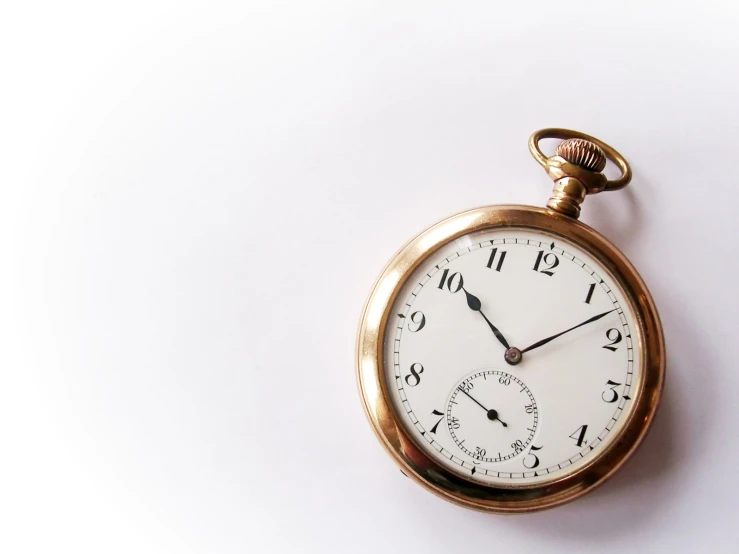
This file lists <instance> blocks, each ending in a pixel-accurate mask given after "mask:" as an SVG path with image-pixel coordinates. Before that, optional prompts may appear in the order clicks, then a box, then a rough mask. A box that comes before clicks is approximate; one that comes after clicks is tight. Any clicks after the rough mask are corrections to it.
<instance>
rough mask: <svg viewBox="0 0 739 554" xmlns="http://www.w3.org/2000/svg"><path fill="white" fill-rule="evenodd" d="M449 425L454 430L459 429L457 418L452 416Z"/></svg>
mask: <svg viewBox="0 0 739 554" xmlns="http://www.w3.org/2000/svg"><path fill="white" fill-rule="evenodd" d="M449 427H451V428H452V429H454V430H455V431H456V430H457V429H459V419H457V418H456V417H453V418H452V420H451V421H450V422H449Z"/></svg>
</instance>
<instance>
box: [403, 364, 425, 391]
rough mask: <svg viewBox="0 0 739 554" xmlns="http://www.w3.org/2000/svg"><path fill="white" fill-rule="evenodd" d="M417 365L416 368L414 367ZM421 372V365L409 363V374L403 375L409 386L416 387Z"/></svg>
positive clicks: (419, 380)
mask: <svg viewBox="0 0 739 554" xmlns="http://www.w3.org/2000/svg"><path fill="white" fill-rule="evenodd" d="M416 367H418V369H416ZM421 373H423V366H422V365H421V364H419V363H415V364H411V374H410V375H406V376H405V382H406V383H407V384H408V386H409V387H416V386H418V383H420V382H421Z"/></svg>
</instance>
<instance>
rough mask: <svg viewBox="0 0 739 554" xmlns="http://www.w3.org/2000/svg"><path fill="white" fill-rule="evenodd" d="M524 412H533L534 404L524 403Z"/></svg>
mask: <svg viewBox="0 0 739 554" xmlns="http://www.w3.org/2000/svg"><path fill="white" fill-rule="evenodd" d="M526 413H527V414H533V413H534V405H533V404H526Z"/></svg>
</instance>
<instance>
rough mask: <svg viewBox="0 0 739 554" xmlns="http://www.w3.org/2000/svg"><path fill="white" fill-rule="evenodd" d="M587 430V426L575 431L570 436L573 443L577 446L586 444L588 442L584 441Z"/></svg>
mask: <svg viewBox="0 0 739 554" xmlns="http://www.w3.org/2000/svg"><path fill="white" fill-rule="evenodd" d="M587 430H588V426H587V425H581V426H580V427H578V428H577V430H575V432H574V433H572V434H571V435H570V438H571V439H575V443H576V444H577V446H582V445H583V444H588V441H586V440H585V433H586V432H587Z"/></svg>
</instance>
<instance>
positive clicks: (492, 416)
mask: <svg viewBox="0 0 739 554" xmlns="http://www.w3.org/2000/svg"><path fill="white" fill-rule="evenodd" d="M457 388H458V389H459V390H460V391H462V392H463V393H465V394H466V395H467V396H468V397H469V398H470V399H471V400H472V401H473V402H474V403H475V404H477V405H478V406H480V407H481V408H482V409H483V410H485V412H487V416H488V419H489V420H490V421H495V420H496V419H497V420H498V421H500V423H501V424H502V425H503V427H508V424H507V423H506V422H505V421H503V420H502V419H500V418H499V417H498V410H488V409H487V408H486V407H485V406H483V405H482V404H480V403H479V402H478V401H477V399H476V398H474V397H473V396H472V395H471V394H470V393H468V392H467V391H466V390H464V389H463V388H462V386H461V385H460V386H459V387H457Z"/></svg>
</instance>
